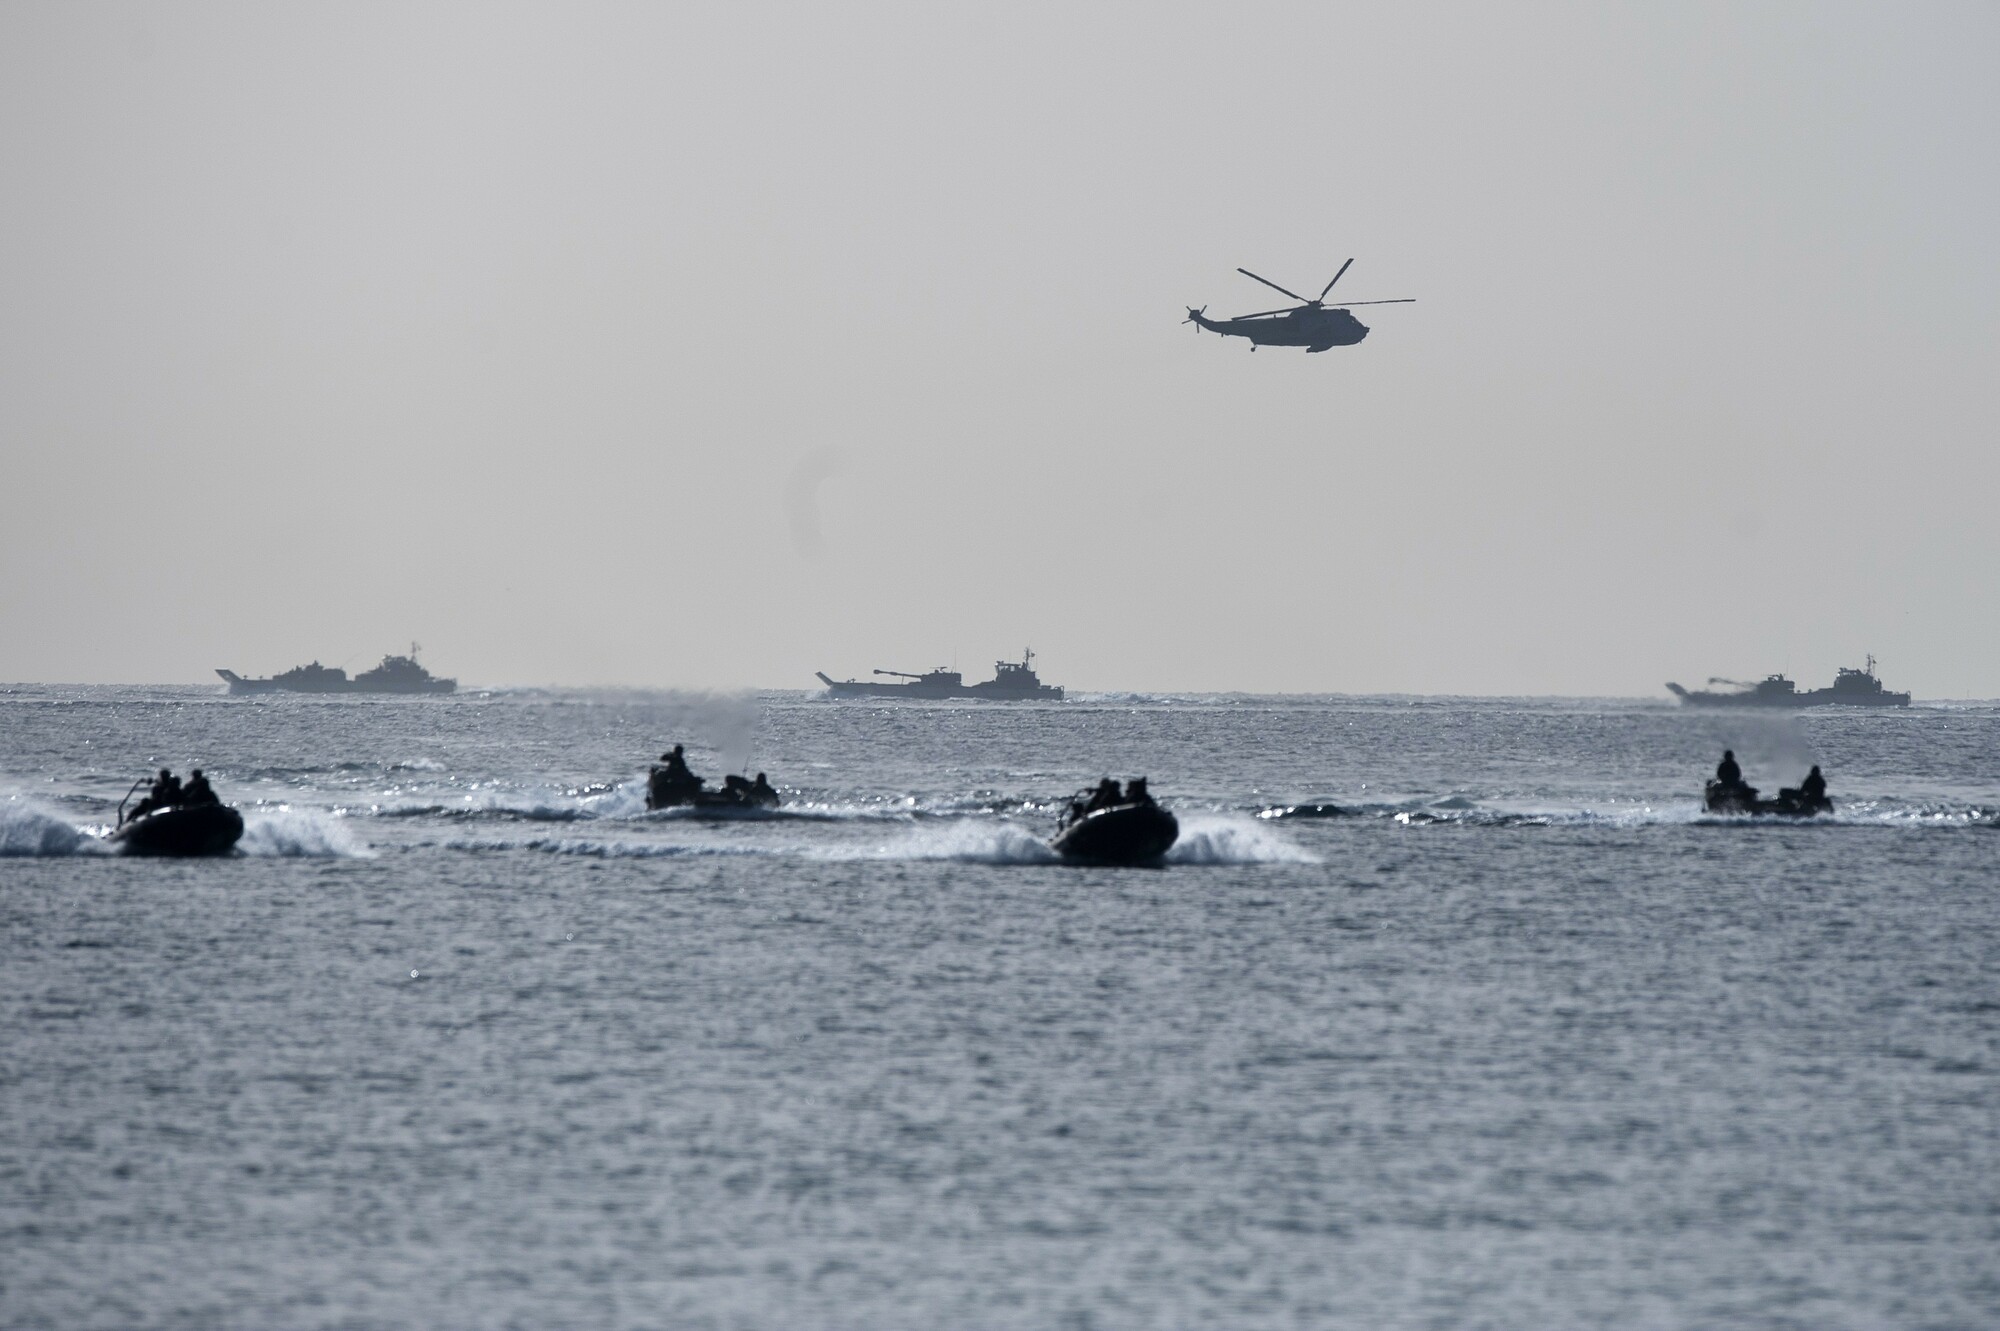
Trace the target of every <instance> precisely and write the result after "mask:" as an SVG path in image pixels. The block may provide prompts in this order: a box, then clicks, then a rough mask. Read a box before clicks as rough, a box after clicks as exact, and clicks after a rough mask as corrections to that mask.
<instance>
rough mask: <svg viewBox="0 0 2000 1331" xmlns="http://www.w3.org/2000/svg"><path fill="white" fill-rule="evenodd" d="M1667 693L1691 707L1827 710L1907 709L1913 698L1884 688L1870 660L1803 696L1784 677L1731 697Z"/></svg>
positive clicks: (1674, 688) (1671, 687) (1673, 688)
mask: <svg viewBox="0 0 2000 1331" xmlns="http://www.w3.org/2000/svg"><path fill="white" fill-rule="evenodd" d="M1708 682H1709V683H1711V684H1733V683H1735V681H1733V680H1727V679H1711V680H1709V681H1708ZM1667 690H1668V692H1670V693H1672V694H1673V695H1674V696H1675V697H1676V698H1679V699H1680V700H1681V701H1682V702H1684V703H1686V704H1688V705H1689V706H1690V707H1826V706H1829V705H1833V704H1838V705H1840V706H1843V707H1908V706H1909V705H1910V695H1909V694H1907V693H1891V692H1890V691H1889V690H1887V689H1885V688H1883V687H1882V681H1881V680H1879V679H1877V678H1875V658H1874V657H1873V656H1870V657H1869V658H1868V664H1867V665H1865V666H1863V667H1862V668H1861V669H1859V670H1855V669H1853V668H1852V667H1849V666H1842V667H1841V668H1840V670H1839V672H1838V673H1837V674H1835V675H1834V677H1833V687H1832V688H1827V689H1807V690H1805V691H1804V692H1803V693H1802V692H1800V691H1799V686H1798V685H1797V684H1794V683H1793V682H1792V681H1791V680H1789V679H1786V678H1785V677H1784V676H1783V675H1766V676H1765V677H1764V678H1763V679H1762V680H1760V681H1758V682H1757V683H1756V684H1747V685H1746V684H1738V685H1736V688H1735V691H1734V692H1730V693H1715V692H1711V691H1709V690H1706V689H1684V688H1682V687H1681V686H1680V685H1678V684H1674V683H1671V682H1669V683H1668V685H1667Z"/></svg>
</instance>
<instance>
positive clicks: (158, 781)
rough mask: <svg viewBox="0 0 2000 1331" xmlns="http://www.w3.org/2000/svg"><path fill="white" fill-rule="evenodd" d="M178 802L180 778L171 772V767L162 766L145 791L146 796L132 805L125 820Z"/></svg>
mask: <svg viewBox="0 0 2000 1331" xmlns="http://www.w3.org/2000/svg"><path fill="white" fill-rule="evenodd" d="M180 802H181V779H180V778H179V777H177V776H175V775H174V774H173V771H172V769H170V768H165V767H162V768H161V769H160V775H159V776H158V777H156V778H155V779H154V781H153V788H152V789H151V790H149V791H147V792H146V798H144V799H142V800H140V801H139V802H138V804H136V805H135V806H133V809H132V813H131V816H130V817H128V818H127V819H126V820H125V821H127V822H130V821H132V819H133V818H139V817H143V816H144V815H146V814H149V813H151V812H153V810H155V809H171V808H173V807H174V806H175V805H176V804H179V803H180Z"/></svg>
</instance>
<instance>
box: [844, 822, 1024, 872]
mask: <svg viewBox="0 0 2000 1331" xmlns="http://www.w3.org/2000/svg"><path fill="white" fill-rule="evenodd" d="M809 853H810V854H812V855H813V857H814V858H816V859H825V860H957V861H959V862H960V863H964V864H1054V863H1055V862H1056V860H1057V856H1056V853H1055V852H1054V851H1052V850H1050V849H1049V848H1048V845H1047V843H1045V842H1043V841H1042V840H1041V839H1040V838H1039V837H1037V836H1035V835H1034V834H1033V833H1032V832H1029V831H1027V830H1026V829H1024V828H1021V827H1018V826H1016V825H1014V824H1013V823H995V822H985V821H974V820H972V819H969V818H968V819H956V820H953V821H951V822H945V823H939V824H936V825H934V826H928V827H921V828H917V829H914V830H912V831H909V832H906V833H904V834H903V835H901V836H898V837H896V838H895V839H893V840H890V841H885V842H880V843H877V844H875V845H872V846H828V847H825V848H823V849H820V850H816V851H812V852H809Z"/></svg>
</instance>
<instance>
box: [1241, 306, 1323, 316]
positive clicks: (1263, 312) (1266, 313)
mask: <svg viewBox="0 0 2000 1331" xmlns="http://www.w3.org/2000/svg"><path fill="white" fill-rule="evenodd" d="M1309 308H1311V307H1310V306H1305V305H1294V306H1291V307H1290V308H1289V309H1283V310H1259V311H1257V312H1256V313H1255V314H1232V315H1230V316H1229V317H1230V318H1232V319H1268V318H1269V317H1270V316H1272V315H1274V314H1290V313H1291V312H1292V310H1300V309H1309Z"/></svg>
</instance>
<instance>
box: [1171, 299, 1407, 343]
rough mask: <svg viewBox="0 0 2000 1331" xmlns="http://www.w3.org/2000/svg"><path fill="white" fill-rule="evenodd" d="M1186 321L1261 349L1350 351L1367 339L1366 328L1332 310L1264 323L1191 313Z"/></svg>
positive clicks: (1293, 314) (1282, 316)
mask: <svg viewBox="0 0 2000 1331" xmlns="http://www.w3.org/2000/svg"><path fill="white" fill-rule="evenodd" d="M1189 318H1190V319H1192V320H1193V322H1194V323H1195V324H1197V325H1199V326H1200V327H1202V328H1206V329H1208V330H1209V331H1210V332H1211V333H1220V334H1222V336H1224V337H1242V338H1248V339H1249V340H1250V342H1251V343H1252V344H1253V345H1255V346H1261V347H1304V348H1305V349H1306V350H1307V351H1325V350H1327V349H1328V348H1329V347H1351V346H1353V345H1354V344H1355V343H1357V342H1359V341H1360V340H1361V339H1362V338H1364V337H1366V336H1368V325H1367V324H1364V323H1362V322H1361V321H1360V320H1359V319H1357V318H1355V317H1354V316H1353V315H1352V314H1349V313H1348V312H1347V311H1346V310H1343V309H1339V308H1335V307H1329V308H1325V309H1301V310H1292V311H1290V312H1288V313H1285V314H1277V315H1271V316H1270V317H1268V318H1263V319H1210V318H1208V317H1207V316H1206V315H1202V314H1197V313H1195V312H1193V311H1190V312H1189Z"/></svg>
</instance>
